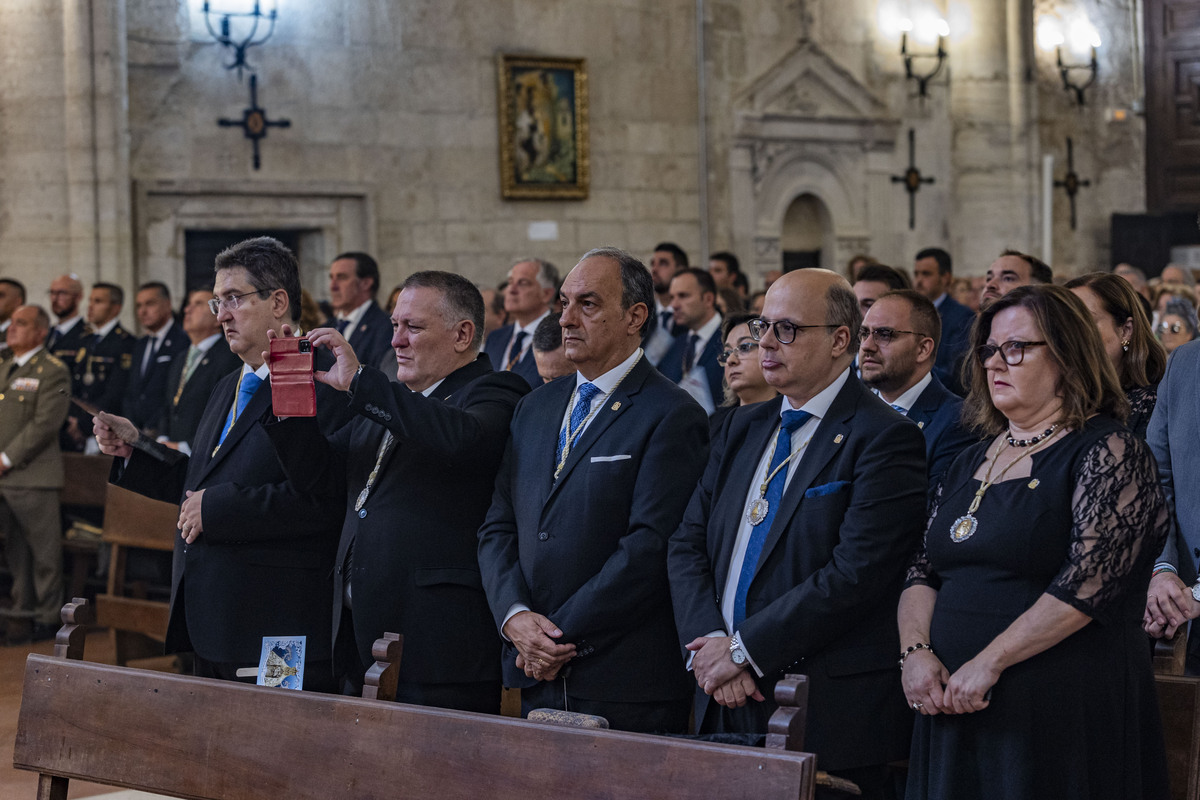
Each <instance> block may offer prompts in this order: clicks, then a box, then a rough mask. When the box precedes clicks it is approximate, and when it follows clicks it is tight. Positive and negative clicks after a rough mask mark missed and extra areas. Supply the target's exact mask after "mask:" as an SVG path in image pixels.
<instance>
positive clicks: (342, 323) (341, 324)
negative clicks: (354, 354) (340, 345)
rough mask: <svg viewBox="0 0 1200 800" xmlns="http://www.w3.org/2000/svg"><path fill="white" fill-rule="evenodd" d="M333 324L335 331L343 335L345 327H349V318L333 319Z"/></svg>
mask: <svg viewBox="0 0 1200 800" xmlns="http://www.w3.org/2000/svg"><path fill="white" fill-rule="evenodd" d="M333 325H334V327H336V328H337V332H338V333H340V334H342V335H343V336H345V335H346V328H349V327H350V320H348V319H339V320H337V321H335V322H334V323H333Z"/></svg>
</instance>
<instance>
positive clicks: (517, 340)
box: [504, 331, 525, 370]
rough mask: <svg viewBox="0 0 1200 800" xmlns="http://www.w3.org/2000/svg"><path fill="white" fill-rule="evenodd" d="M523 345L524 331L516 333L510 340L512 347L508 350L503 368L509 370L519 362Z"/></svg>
mask: <svg viewBox="0 0 1200 800" xmlns="http://www.w3.org/2000/svg"><path fill="white" fill-rule="evenodd" d="M524 344H525V331H517V332H516V334H515V335H514V336H513V338H512V346H511V347H509V348H508V363H507V364H505V366H504V368H505V369H508V370H511V369H512V368H513V367H515V366H516V364H517V362H518V361H520V360H521V347H522V346H524Z"/></svg>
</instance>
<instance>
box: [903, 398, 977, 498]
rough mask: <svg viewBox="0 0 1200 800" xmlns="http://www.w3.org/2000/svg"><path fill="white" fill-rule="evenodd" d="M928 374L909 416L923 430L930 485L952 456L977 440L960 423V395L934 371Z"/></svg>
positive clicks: (931, 486)
mask: <svg viewBox="0 0 1200 800" xmlns="http://www.w3.org/2000/svg"><path fill="white" fill-rule="evenodd" d="M931 377H932V380H931V381H930V382H929V385H928V386H926V387H925V391H923V392H921V394H920V396H918V397H917V401H916V402H915V403H913V407H912V408H910V409H909V410H908V418H909V419H911V420H912V421H913V422H915V423H917V426H918V427H920V429H921V432H922V433H924V434H925V460H926V462H927V463H928V465H929V488H930V489H932V488H933V487H935V486H937V485H938V482H939V481H941V479H942V476H943V475H945V474H946V469H947V468H949V466H950V462H951V461H953V460H954V457H955V456H957V455H958V454H959V453H960V452H962V450H963V449H964V448H966V447H968V446H969V445H972V444H974V443H975V442H978V441H979V437H978V436H977V435H975V434H973V433H971V431H970V430H969V429H968V428H967V427H966V426H965V425H964V424H963V421H962V405H963V401H962V398H961V397H959V396H958V395H956V394H954V393H953V392H951V391H950V390H949V389H947V388H946V387H945V386H943V385H942V382H941V381H939V380H938V379H937V376H936V375H933V376H931Z"/></svg>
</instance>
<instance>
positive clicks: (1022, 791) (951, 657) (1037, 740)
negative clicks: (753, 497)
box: [898, 286, 1167, 800]
mask: <svg viewBox="0 0 1200 800" xmlns="http://www.w3.org/2000/svg"><path fill="white" fill-rule="evenodd" d="M972 335H973V342H972V344H973V345H974V348H975V349H974V354H975V358H974V359H973V360H972V364H971V373H972V374H971V392H970V395H969V397H968V398H967V401H966V404H965V409H964V414H965V415H967V417H968V418H969V419H970V420H971V421H973V422H974V424H975V425H976V426H977V427H978V428H979V429H980V430H981V431H983V432H984V433H985V434H989V438H988V439H987V440H986V441H983V442H981V443H980V444H978V445H976V446H974V447H972V448H970V449H968V450H966V451H964V452H963V453H962V454H961V455H960V456H959V457H958V458H957V459H956V460H955V461H954V463H953V464H952V465H951V467H950V469H949V471H948V472H947V474H946V477H945V479H944V480H943V482H942V484H941V486H939V487H938V489H937V490H935V494H934V507H933V509H932V511H931V514H930V519H929V525H928V528H927V530H926V534H925V546H924V548H923V549H922V551H921V552H919V553H918V554H917V556H916V557H915V558H914V561H913V565H912V567H911V569H910V571H909V578H908V585H907V588H906V589H905V591H904V593H903V595H902V596H901V599H900V609H899V615H898V616H899V625H900V641H901V645H902V646H903V647H904V650H905V654H904V656H903V657H902V658H901V667H902V669H903V672H902V675H901V677H902V681H903V684H904V691H905V695H906V698H907V700H908V702H909V704H910V705H911V706H912V707H913V710H914V712H916V713H917V714H918V717H917V724H916V728H915V730H914V734H913V745H912V753H911V758H910V762H909V781H908V792H907V795H906V796H907V798H909V800H923V799H924V798H947V799H952V800H969V799H970V798H1004V800H1020V798H1055V800H1109V799H1111V800H1138V798H1146V799H1147V800H1149V799H1150V798H1155V799H1157V798H1165V797H1166V796H1167V787H1166V760H1165V756H1164V754H1163V740H1162V730H1161V724H1160V721H1159V718H1158V710H1157V705H1156V700H1155V693H1154V680H1153V675H1152V673H1151V665H1150V660H1149V650H1148V647H1147V645H1146V636H1145V634H1144V633H1143V632H1142V631H1141V628H1140V621H1141V613H1142V610H1143V604H1144V598H1145V594H1146V585H1147V582H1148V581H1149V578H1150V568H1151V564H1152V562H1153V559H1154V557H1155V556H1156V555H1157V554H1158V552H1159V548H1160V547H1161V545H1162V542H1163V539H1164V537H1165V534H1166V526H1167V511H1166V507H1165V503H1164V499H1163V495H1162V491H1161V489H1160V488H1159V485H1158V480H1157V473H1156V470H1155V466H1154V461H1153V458H1152V456H1151V455H1150V452H1149V450H1148V449H1147V447H1146V445H1145V443H1144V442H1143V441H1142V440H1141V439H1140V438H1138V437H1136V436H1134V435H1132V434H1131V433H1130V432H1129V431H1128V430H1127V429H1126V428H1125V427H1124V426H1122V425H1121V423H1120V420H1121V419H1122V418H1124V416H1125V415H1126V414H1127V413H1128V403H1127V401H1126V399H1125V396H1124V393H1123V392H1122V391H1121V389H1120V386H1119V385H1118V383H1117V378H1116V373H1115V371H1114V370H1113V367H1112V364H1111V362H1110V361H1109V360H1108V358H1106V357H1105V353H1104V349H1103V346H1102V345H1101V341H1100V337H1099V335H1098V334H1097V331H1096V326H1095V325H1094V324H1093V322H1092V319H1091V317H1090V315H1089V314H1088V311H1087V308H1086V307H1085V306H1084V305H1083V303H1082V302H1081V301H1080V300H1079V299H1078V298H1077V297H1075V296H1074V295H1073V294H1071V293H1070V292H1069V291H1067V290H1065V289H1062V288H1059V287H1055V286H1028V287H1023V288H1020V289H1016V290H1014V291H1012V292H1010V293H1009V294H1007V295H1005V296H1003V297H1001V298H1000V299H998V300H996V301H995V302H994V303H992V305H991V306H989V307H988V308H987V309H985V310H984V311H983V312H982V313H981V315H980V319H979V323H978V324H977V326H976V328H975V330H974V331H973V334H972Z"/></svg>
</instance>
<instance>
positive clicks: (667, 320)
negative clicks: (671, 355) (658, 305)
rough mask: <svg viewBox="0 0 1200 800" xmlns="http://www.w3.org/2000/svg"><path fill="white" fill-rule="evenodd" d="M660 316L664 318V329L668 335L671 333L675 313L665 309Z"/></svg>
mask: <svg viewBox="0 0 1200 800" xmlns="http://www.w3.org/2000/svg"><path fill="white" fill-rule="evenodd" d="M659 316H660V317H662V329H663V330H664V331H666V332H667V333H670V332H671V318H672V317H673V316H674V312H672V311H671V309H669V308H664V309H663V310H662V311H661V312H659Z"/></svg>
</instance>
